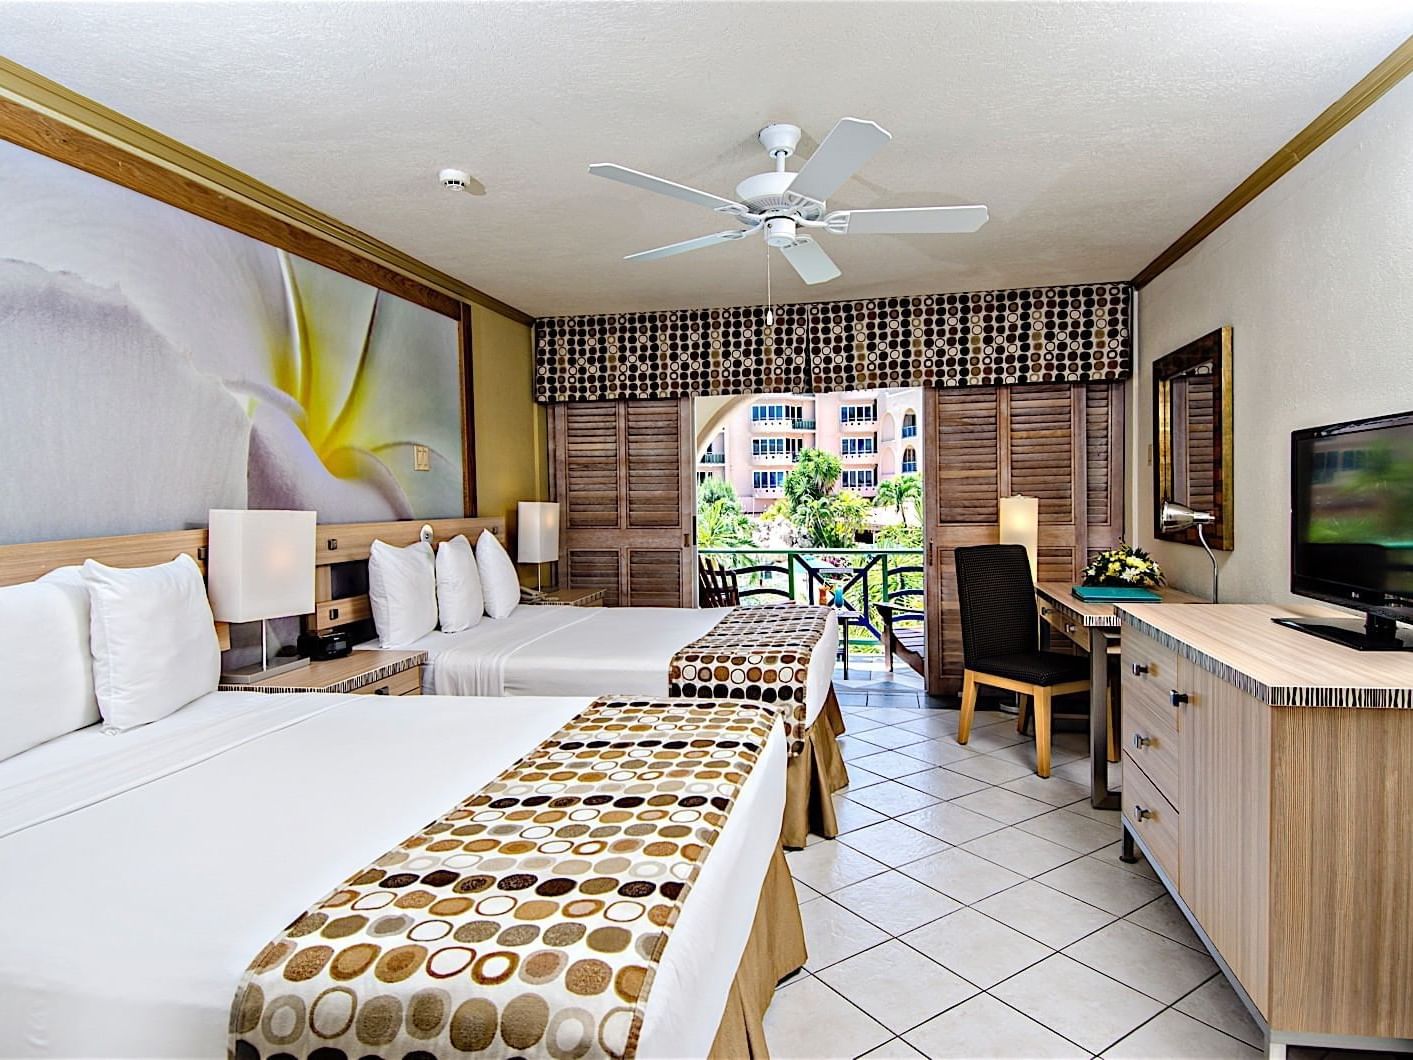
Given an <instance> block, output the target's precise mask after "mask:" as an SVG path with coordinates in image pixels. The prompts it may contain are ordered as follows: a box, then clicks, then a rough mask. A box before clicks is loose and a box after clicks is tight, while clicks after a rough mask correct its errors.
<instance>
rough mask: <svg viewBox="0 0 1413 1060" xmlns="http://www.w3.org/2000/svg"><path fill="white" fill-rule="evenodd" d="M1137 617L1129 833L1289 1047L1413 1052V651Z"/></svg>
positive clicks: (1254, 611) (1129, 716)
mask: <svg viewBox="0 0 1413 1060" xmlns="http://www.w3.org/2000/svg"><path fill="white" fill-rule="evenodd" d="M1296 611H1299V612H1300V613H1303V614H1319V613H1324V612H1321V611H1320V609H1317V608H1296V609H1292V608H1277V607H1267V606H1261V605H1248V604H1222V605H1216V604H1207V605H1203V606H1201V607H1196V606H1176V607H1175V606H1172V605H1162V606H1159V605H1153V604H1136V605H1124V606H1123V607H1121V608H1120V612H1121V614H1122V616H1123V621H1124V635H1123V641H1122V645H1123V648H1122V651H1123V676H1122V681H1123V705H1124V706H1123V723H1122V731H1123V754H1124V778H1123V779H1124V785H1123V816H1124V820H1123V824H1124V842H1125V851H1126V854H1128V855H1129V856H1132V855H1133V852H1134V851H1133V847H1134V845H1135V844H1136V845H1137V846H1138V847H1139V848H1141V850H1142V852H1143V854H1144V855H1146V856H1147V858H1148V860H1149V862H1150V863H1151V864H1152V866H1153V868H1154V869H1155V870H1157V872H1158V874H1159V876H1160V877H1161V878H1162V880H1163V883H1164V885H1165V886H1166V887H1167V888H1168V890H1169V891H1170V892H1171V893H1172V896H1173V898H1174V899H1176V900H1177V902H1178V905H1179V906H1180V907H1181V908H1182V910H1183V912H1184V913H1185V914H1186V916H1187V917H1188V919H1189V920H1190V921H1192V923H1193V926H1194V927H1195V928H1196V929H1197V931H1198V933H1199V935H1201V937H1202V940H1203V942H1204V943H1205V944H1206V945H1207V947H1208V949H1209V950H1211V952H1212V955H1213V957H1215V958H1216V960H1217V961H1218V963H1219V964H1220V965H1221V966H1222V970H1223V971H1224V972H1226V974H1227V978H1228V979H1230V980H1231V982H1232V985H1233V986H1234V987H1235V988H1236V990H1237V992H1238V994H1240V995H1241V996H1242V999H1243V1001H1245V1003H1246V1005H1247V1007H1248V1008H1249V1009H1251V1012H1252V1015H1253V1016H1254V1017H1256V1019H1257V1021H1258V1022H1259V1023H1261V1024H1262V1026H1263V1027H1264V1029H1265V1030H1266V1032H1267V1039H1268V1048H1269V1051H1270V1055H1272V1056H1276V1057H1281V1056H1283V1055H1284V1053H1285V1047H1286V1045H1287V1044H1307V1045H1319V1046H1326V1047H1346V1048H1364V1049H1399V1050H1404V1051H1408V1050H1413V654H1410V653H1391V654H1390V653H1377V654H1369V653H1359V652H1356V651H1353V650H1351V649H1348V648H1344V647H1341V646H1339V645H1336V644H1331V643H1329V642H1326V641H1322V640H1318V639H1316V638H1314V637H1311V636H1308V635H1306V634H1303V633H1300V632H1297V631H1295V630H1292V629H1287V628H1285V627H1282V626H1277V625H1275V624H1274V623H1273V622H1272V621H1271V619H1272V618H1273V617H1276V616H1288V615H1291V614H1293V613H1295V612H1296Z"/></svg>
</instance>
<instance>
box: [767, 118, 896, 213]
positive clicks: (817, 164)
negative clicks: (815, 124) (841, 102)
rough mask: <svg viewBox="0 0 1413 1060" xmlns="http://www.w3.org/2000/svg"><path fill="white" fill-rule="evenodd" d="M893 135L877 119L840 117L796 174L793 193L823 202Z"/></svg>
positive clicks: (791, 187) (791, 183) (791, 186)
mask: <svg viewBox="0 0 1413 1060" xmlns="http://www.w3.org/2000/svg"><path fill="white" fill-rule="evenodd" d="M891 139H893V137H892V134H890V133H889V132H888V131H887V130H886V129H884V128H883V127H882V126H880V125H879V124H877V123H876V122H871V121H864V120H863V119H862V118H840V119H839V121H838V123H837V124H836V125H835V126H834V128H833V129H831V130H829V135H828V136H826V137H825V138H824V143H822V144H820V145H819V150H818V151H816V152H815V153H814V154H812V155H811V156H810V160H809V161H808V162H806V163H805V164H804V165H803V166H802V167H801V168H800V171H799V173H797V174H795V179H794V180H793V181H791V182H790V191H791V193H792V194H795V195H800V196H803V197H804V198H806V199H816V200H818V201H819V202H823V201H824V200H825V199H827V198H829V196H831V195H833V194H834V193H835V192H836V191H838V190H839V188H840V187H841V186H842V185H843V183H844V181H846V180H848V179H849V178H850V177H852V176H853V175H854V174H855V173H856V172H857V171H858V170H859V168H860V167H861V166H862V165H863V164H864V163H865V162H867V161H868V160H869V159H870V158H872V157H873V156H874V155H875V154H876V153H877V152H878V149H879V148H880V147H882V146H883V145H884V144H886V143H887V142H888V141H889V140H891Z"/></svg>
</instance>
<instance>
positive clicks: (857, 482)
mask: <svg viewBox="0 0 1413 1060" xmlns="http://www.w3.org/2000/svg"><path fill="white" fill-rule="evenodd" d="M876 484H877V483H876V480H875V476H874V469H873V468H871V467H860V468H846V469H845V471H844V473H843V474H842V475H840V476H839V485H841V486H843V487H844V489H846V490H867V489H873V487H874V486H875V485H876Z"/></svg>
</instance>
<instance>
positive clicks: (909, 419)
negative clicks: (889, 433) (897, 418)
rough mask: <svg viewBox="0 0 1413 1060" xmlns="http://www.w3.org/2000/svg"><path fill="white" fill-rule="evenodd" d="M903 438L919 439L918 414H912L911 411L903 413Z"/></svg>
mask: <svg viewBox="0 0 1413 1060" xmlns="http://www.w3.org/2000/svg"><path fill="white" fill-rule="evenodd" d="M903 437H904V438H916V437H917V413H916V412H911V411H909V412H905V413H903Z"/></svg>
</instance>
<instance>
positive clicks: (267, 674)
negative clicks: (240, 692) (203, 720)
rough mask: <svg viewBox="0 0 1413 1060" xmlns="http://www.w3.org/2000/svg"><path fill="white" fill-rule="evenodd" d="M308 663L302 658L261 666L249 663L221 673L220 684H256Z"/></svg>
mask: <svg viewBox="0 0 1413 1060" xmlns="http://www.w3.org/2000/svg"><path fill="white" fill-rule="evenodd" d="M308 665H309V660H308V659H304V658H299V659H291V660H289V661H288V662H278V663H275V664H274V665H272V666H261V665H260V664H259V663H251V664H250V665H249V666H242V667H241V668H240V669H239V670H228V671H225V672H223V673H222V674H221V684H223V685H258V684H259V683H260V682H261V681H267V680H269V679H270V678H271V677H278V676H279V675H280V674H287V673H289V672H290V671H291V670H298V669H300V668H301V667H304V666H308Z"/></svg>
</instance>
